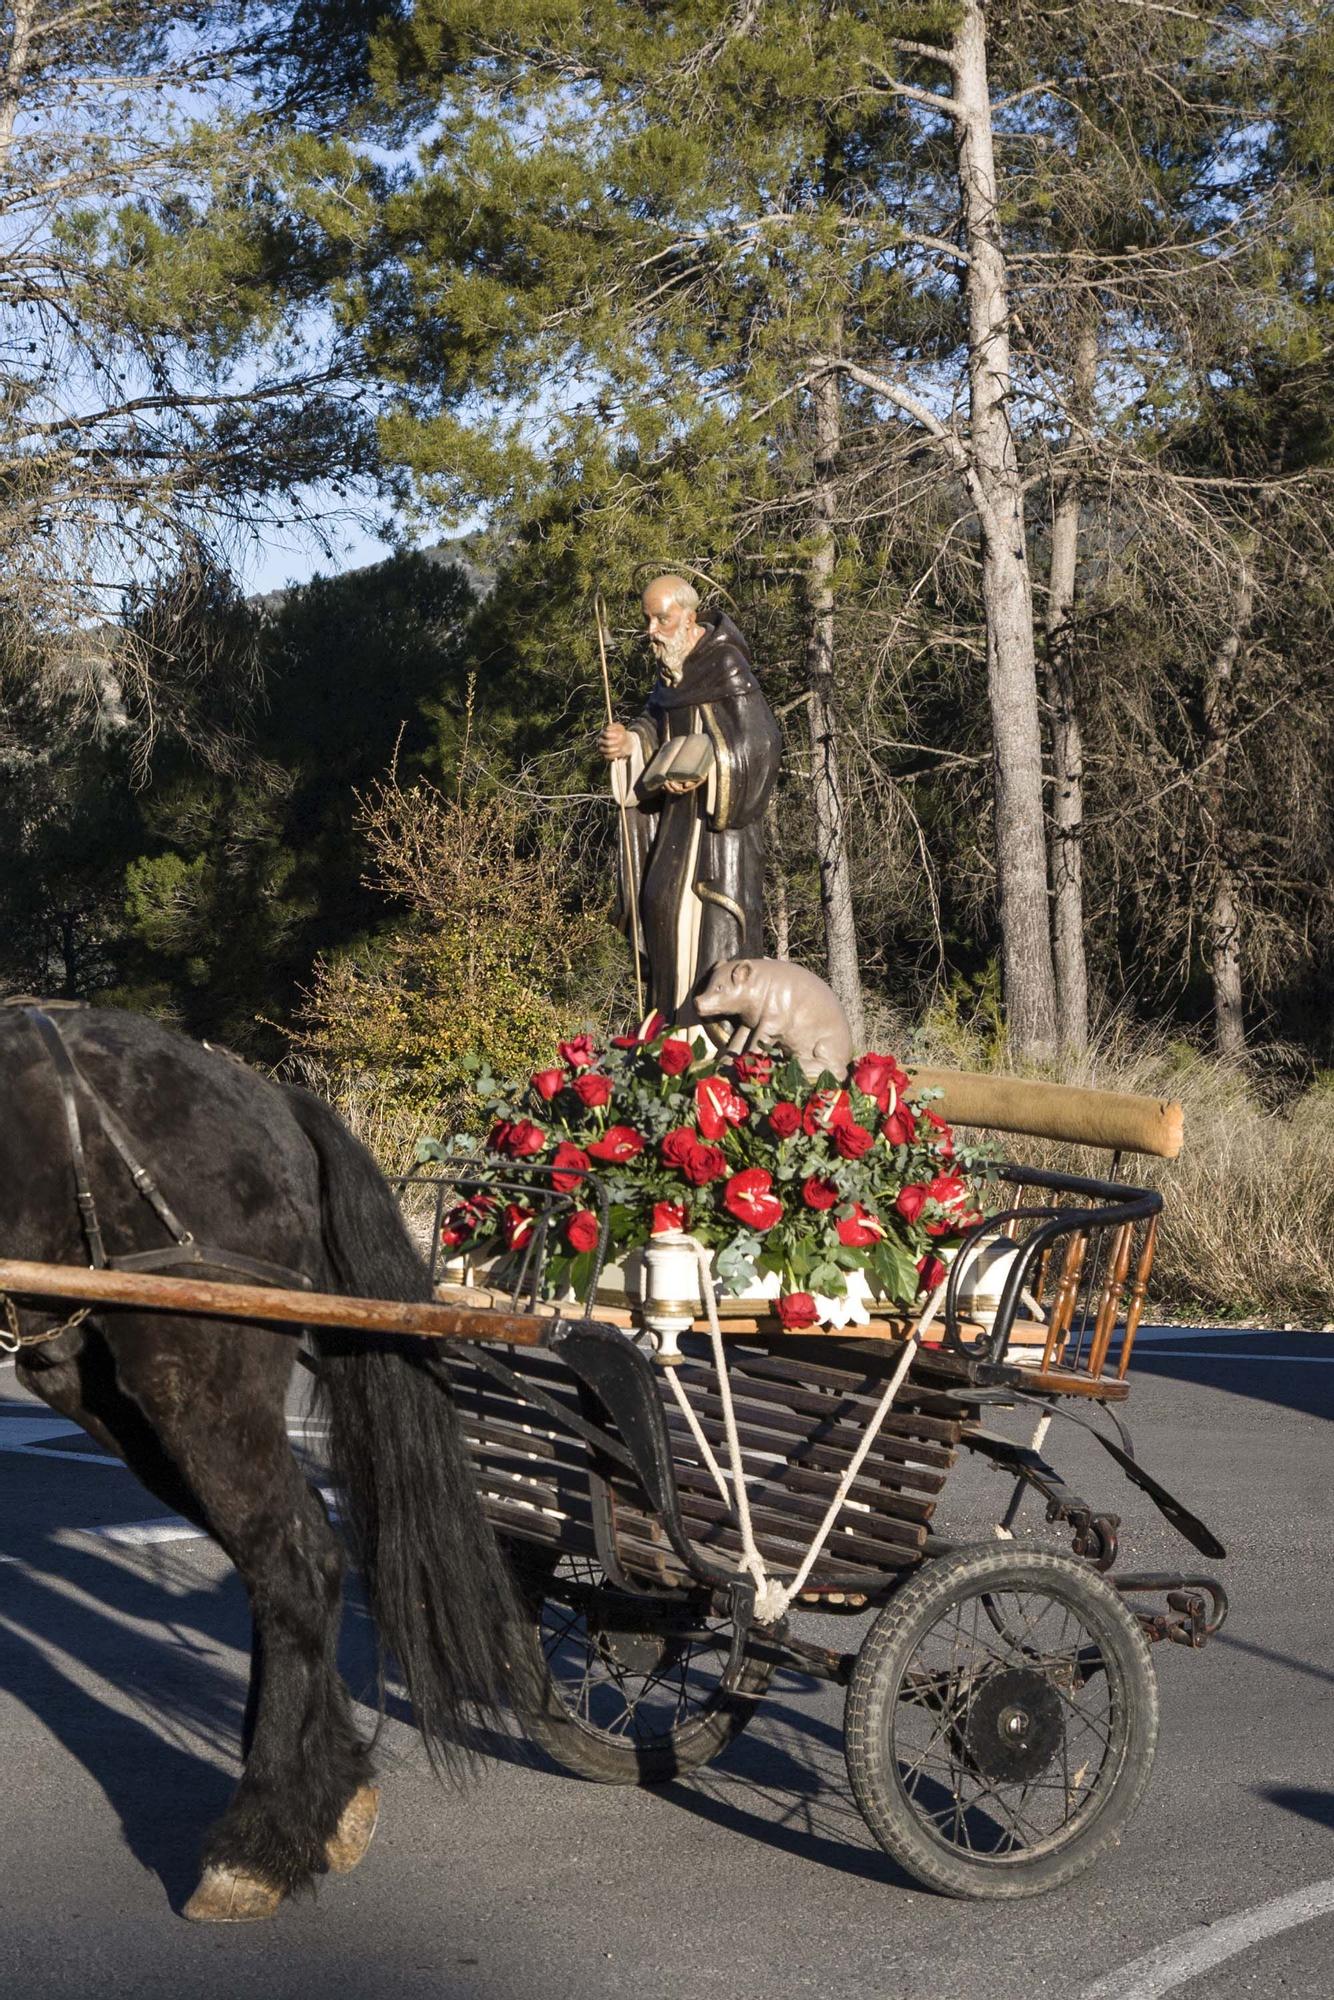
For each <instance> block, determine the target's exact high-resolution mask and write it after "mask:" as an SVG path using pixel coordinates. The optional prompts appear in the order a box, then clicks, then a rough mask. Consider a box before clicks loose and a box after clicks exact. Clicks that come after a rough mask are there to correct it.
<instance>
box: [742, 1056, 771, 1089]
mask: <svg viewBox="0 0 1334 2000" xmlns="http://www.w3.org/2000/svg"><path fill="white" fill-rule="evenodd" d="M732 1067H733V1069H734V1070H735V1071H736V1073H737V1075H738V1076H739V1077H740V1078H741V1081H742V1082H743V1083H767V1082H768V1081H769V1078H770V1077H771V1076H772V1075H773V1069H774V1063H773V1057H772V1056H738V1057H737V1059H736V1061H735V1062H734V1063H733V1064H732Z"/></svg>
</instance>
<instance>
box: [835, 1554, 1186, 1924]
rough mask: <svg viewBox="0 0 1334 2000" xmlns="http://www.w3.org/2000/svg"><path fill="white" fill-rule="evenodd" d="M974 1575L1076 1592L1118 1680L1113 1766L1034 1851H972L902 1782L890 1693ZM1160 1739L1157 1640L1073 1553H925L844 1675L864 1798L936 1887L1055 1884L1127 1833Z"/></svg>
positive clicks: (898, 1853) (995, 1892)
mask: <svg viewBox="0 0 1334 2000" xmlns="http://www.w3.org/2000/svg"><path fill="white" fill-rule="evenodd" d="M978 1581H987V1582H990V1583H991V1584H992V1585H993V1586H994V1587H995V1588H997V1589H1003V1588H1006V1587H1007V1586H1008V1587H1010V1588H1018V1589H1024V1590H1029V1591H1032V1592H1038V1591H1042V1592H1045V1594H1046V1595H1048V1596H1051V1597H1055V1598H1056V1599H1057V1600H1058V1601H1062V1602H1066V1603H1073V1604H1074V1605H1075V1608H1076V1609H1077V1610H1078V1611H1079V1614H1080V1615H1081V1617H1084V1618H1086V1619H1087V1620H1088V1621H1089V1623H1090V1625H1091V1626H1093V1628H1094V1630H1095V1633H1096V1636H1097V1639H1098V1641H1099V1644H1100V1645H1101V1646H1102V1647H1103V1648H1104V1654H1105V1656H1106V1655H1107V1654H1110V1656H1111V1658H1112V1660H1113V1661H1114V1663H1115V1666H1116V1670H1117V1673H1118V1674H1119V1676H1120V1678H1121V1681H1122V1695H1123V1699H1122V1701H1121V1703H1120V1704H1119V1705H1118V1715H1119V1720H1120V1727H1119V1729H1118V1730H1117V1731H1116V1732H1115V1734H1114V1737H1113V1754H1114V1755H1115V1756H1116V1759H1117V1763H1116V1769H1115V1771H1114V1772H1113V1773H1112V1775H1111V1777H1110V1779H1109V1780H1107V1779H1103V1778H1101V1777H1100V1779H1099V1786H1098V1789H1099V1791H1100V1792H1103V1793H1104V1796H1103V1798H1102V1802H1101V1804H1100V1805H1099V1806H1098V1808H1097V1810H1096V1812H1095V1813H1094V1814H1093V1816H1092V1818H1091V1819H1089V1820H1087V1821H1085V1822H1084V1823H1082V1824H1081V1826H1080V1827H1079V1829H1078V1831H1077V1832H1075V1833H1073V1834H1072V1835H1071V1836H1070V1837H1069V1839H1067V1840H1062V1841H1060V1843H1059V1844H1058V1845H1057V1846H1055V1847H1054V1848H1053V1847H1048V1846H1046V1845H1045V1843H1044V1848H1045V1851H1044V1852H1042V1853H1040V1854H1036V1855H1035V1856H1034V1857H1033V1858H1032V1859H1031V1860H1027V1861H1026V1860H1024V1859H1023V1858H1022V1857H1020V1858H1017V1859H1014V1860H1007V1861H1004V1862H990V1863H988V1862H982V1861H976V1860H971V1861H970V1860H969V1859H968V1858H967V1856H965V1855H963V1854H960V1853H958V1852H957V1851H955V1850H954V1849H952V1848H950V1847H949V1846H948V1845H947V1844H946V1843H945V1842H943V1841H941V1840H939V1839H936V1838H933V1837H932V1836H931V1834H930V1833H929V1832H928V1831H927V1829H926V1828H925V1827H924V1826H923V1824H922V1822H921V1820H920V1819H919V1817H918V1816H917V1814H916V1812H915V1811H914V1809H913V1807H912V1804H911V1802H910V1801H909V1800H908V1799H907V1798H906V1797H905V1795H904V1792H903V1790H902V1788H901V1786H900V1784H899V1780H898V1772H897V1768H896V1765H895V1761H894V1756H893V1751H892V1746H891V1742H890V1721H891V1711H892V1705H893V1704H894V1703H895V1701H896V1698H897V1691H898V1688H899V1685H900V1682H901V1680H902V1676H903V1674H904V1672H905V1671H906V1669H907V1666H908V1663H909V1661H910V1660H911V1658H912V1656H913V1654H914V1652H915V1651H916V1649H917V1647H918V1645H919V1644H920V1643H921V1641H922V1639H923V1638H924V1637H925V1635H926V1633H927V1631H928V1630H929V1629H930V1627H931V1626H932V1625H933V1624H934V1623H935V1622H936V1620H937V1619H938V1618H939V1617H940V1616H941V1615H942V1613H943V1612H944V1611H945V1610H946V1608H947V1607H948V1606H949V1604H950V1602H951V1601H952V1600H956V1599H958V1598H959V1597H961V1596H968V1595H972V1594H973V1593H972V1591H971V1590H970V1589H967V1588H965V1586H969V1585H972V1584H974V1583H976V1582H978ZM1157 1744H1158V1685H1157V1678H1156V1676H1155V1673H1154V1668H1153V1660H1152V1657H1151V1655H1150V1653H1149V1643H1148V1640H1147V1639H1146V1638H1145V1636H1144V1633H1143V1631H1142V1629H1141V1627H1140V1625H1139V1622H1138V1620H1137V1619H1136V1618H1135V1617H1134V1616H1133V1614H1132V1613H1131V1612H1130V1611H1128V1610H1127V1608H1126V1605H1125V1603H1124V1601H1123V1599H1122V1598H1121V1596H1120V1594H1119V1592H1118V1591H1116V1590H1115V1589H1114V1588H1113V1587H1112V1585H1111V1584H1109V1583H1107V1582H1106V1581H1105V1580H1104V1578H1103V1577H1101V1576H1100V1575H1099V1574H1098V1573H1097V1571H1095V1570H1091V1569H1089V1567H1088V1566H1087V1564H1085V1563H1081V1562H1078V1561H1077V1560H1076V1559H1075V1558H1074V1557H1073V1556H1067V1555H1062V1554H1058V1553H1056V1552H1054V1551H1050V1550H1044V1549H1015V1548H1013V1547H1005V1546H998V1545H997V1544H996V1543H994V1542H988V1543H984V1544H982V1545H981V1546H980V1547H972V1548H964V1549H957V1550H954V1551H953V1552H952V1553H951V1554H950V1555H948V1556H941V1557H938V1558H936V1559H935V1560H933V1561H930V1562H928V1563H927V1564H926V1565H925V1566H924V1567H923V1568H922V1569H920V1570H919V1571H918V1572H917V1574H916V1575H915V1576H913V1577H912V1578H911V1579H910V1580H909V1581H908V1582H907V1583H906V1584H905V1585H904V1586H903V1588H902V1589H901V1590H900V1591H898V1592H897V1594H896V1595H895V1597H894V1599H893V1600H892V1602H891V1603H890V1604H889V1605H888V1606H887V1607H886V1608H885V1610H884V1611H882V1612H881V1614H880V1616H879V1617H878V1618H877V1620H876V1622H875V1624H874V1625H873V1626H872V1628H871V1630H870V1632H869V1633H868V1634H867V1637H866V1640H865V1642H864V1644H863V1646H862V1649H861V1651H860V1653H859V1654H858V1657H857V1662H856V1665H855V1667H854V1669H853V1673H852V1679H851V1681H850V1683H849V1686H848V1702H847V1717H846V1723H845V1733H844V1754H845V1756H846V1758H847V1765H848V1776H849V1778H850V1779H851V1782H852V1791H853V1795H854V1797H855V1798H856V1801H857V1804H858V1806H859V1807H860V1808H861V1811H862V1814H863V1816H864V1818H865V1820H866V1823H867V1825H868V1826H869V1827H870V1829H871V1831H872V1833H873V1834H874V1835H875V1837H876V1839H877V1840H878V1841H879V1842H880V1845H881V1846H882V1847H883V1848H884V1849H885V1852H886V1853H887V1854H889V1855H891V1856H892V1857H893V1858H894V1860H895V1861H897V1862H898V1863H899V1865H900V1866H901V1867H903V1868H905V1869H907V1871H908V1873H909V1874H910V1875H912V1876H914V1877H915V1878H916V1880H917V1881H919V1882H920V1883H922V1884H923V1885H924V1887H926V1888H928V1889H935V1890H938V1891H939V1892H940V1893H941V1894H942V1895H946V1896H958V1897H976V1898H984V1899H989V1900H992V1901H1004V1900H1010V1899H1017V1898H1019V1897H1023V1896H1039V1895H1043V1894H1045V1893H1046V1892H1047V1891H1048V1890H1049V1889H1058V1888H1060V1887H1062V1886H1063V1884H1065V1883H1067V1882H1072V1881H1073V1880H1074V1879H1075V1877H1076V1876H1078V1875H1082V1874H1083V1873H1084V1871H1085V1870H1086V1869H1088V1868H1092V1867H1093V1866H1094V1865H1095V1863H1096V1862H1098V1861H1100V1860H1101V1859H1102V1857H1103V1856H1104V1855H1105V1854H1107V1853H1108V1852H1109V1851H1110V1850H1111V1849H1112V1848H1114V1847H1117V1846H1119V1845H1120V1842H1121V1838H1122V1836H1123V1834H1124V1833H1125V1830H1126V1827H1127V1826H1128V1825H1129V1823H1130V1820H1131V1818H1132V1817H1133V1815H1134V1812H1135V1809H1136V1807H1137V1806H1138V1805H1139V1802H1140V1800H1141V1799H1142V1798H1143V1796H1144V1790H1145V1787H1146V1786H1147V1784H1148V1782H1149V1775H1150V1772H1151V1771H1152V1769H1153V1758H1154V1752H1155V1750H1156V1748H1157Z"/></svg>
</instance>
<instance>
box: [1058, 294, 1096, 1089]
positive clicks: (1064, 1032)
mask: <svg viewBox="0 0 1334 2000" xmlns="http://www.w3.org/2000/svg"><path fill="white" fill-rule="evenodd" d="M1097 367H1098V330H1097V326H1096V324H1095V322H1094V321H1093V320H1092V319H1089V320H1086V321H1085V323H1084V325H1083V326H1082V327H1081V328H1080V331H1079V335H1078V338H1077V341H1076V344H1075V356H1074V367H1073V369H1072V372H1071V383H1070V413H1071V418H1072V422H1071V425H1070V431H1069V437H1068V440H1067V442H1068V444H1069V445H1070V446H1073V445H1074V442H1075V425H1076V423H1077V422H1078V423H1084V422H1087V419H1088V416H1089V413H1090V410H1091V407H1092V402H1093V388H1094V380H1095V377H1096V374H1097ZM1081 488H1082V482H1081V480H1080V476H1079V473H1078V471H1077V469H1075V468H1074V467H1071V468H1070V469H1069V470H1067V471H1066V472H1065V473H1064V474H1063V476H1062V477H1061V479H1060V481H1059V483H1058V484H1057V487H1056V491H1055V495H1054V502H1053V506H1052V519H1051V570H1050V573H1049V576H1048V589H1047V701H1048V706H1049V708H1050V712H1051V762H1052V805H1051V887H1052V944H1053V949H1054V955H1055V971H1056V1021H1057V1031H1058V1033H1059V1035H1060V1043H1061V1047H1062V1048H1063V1049H1069V1050H1072V1051H1078V1050H1081V1049H1085V1048H1087V1047H1088V1037H1089V996H1088V961H1087V958H1086V957H1085V953H1084V739H1083V734H1082V731H1081V729H1080V724H1079V708H1078V704H1077V702H1076V699H1075V629H1074V612H1075V575H1076V569H1077V565H1078V561H1079V508H1080V501H1081V498H1082V490H1081Z"/></svg>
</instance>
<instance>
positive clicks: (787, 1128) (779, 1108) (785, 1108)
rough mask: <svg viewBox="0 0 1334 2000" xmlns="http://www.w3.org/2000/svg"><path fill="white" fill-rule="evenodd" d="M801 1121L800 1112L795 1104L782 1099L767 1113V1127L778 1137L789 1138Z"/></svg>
mask: <svg viewBox="0 0 1334 2000" xmlns="http://www.w3.org/2000/svg"><path fill="white" fill-rule="evenodd" d="M800 1123H801V1113H800V1112H799V1111H798V1109H797V1107H796V1105H795V1104H788V1103H787V1102H786V1101H784V1102H783V1103H781V1104H775V1106H774V1108H773V1110H772V1111H771V1112H770V1113H769V1129H770V1131H771V1132H773V1133H774V1135H775V1137H777V1138H779V1139H790V1138H791V1137H792V1134H793V1133H794V1132H795V1131H796V1129H797V1127H798V1125H800Z"/></svg>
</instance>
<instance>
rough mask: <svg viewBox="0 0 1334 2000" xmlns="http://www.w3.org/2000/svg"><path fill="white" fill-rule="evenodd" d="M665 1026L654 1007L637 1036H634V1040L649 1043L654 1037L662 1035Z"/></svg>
mask: <svg viewBox="0 0 1334 2000" xmlns="http://www.w3.org/2000/svg"><path fill="white" fill-rule="evenodd" d="M666 1026H667V1023H666V1022H665V1021H664V1020H663V1018H662V1015H661V1014H660V1013H659V1012H658V1010H657V1008H656V1007H655V1008H654V1010H653V1012H652V1013H651V1014H650V1015H648V1016H647V1018H646V1019H645V1021H644V1022H643V1024H642V1026H641V1027H640V1030H639V1032H638V1034H637V1035H636V1036H635V1040H636V1041H637V1042H651V1041H653V1040H654V1038H655V1037H656V1036H658V1035H660V1034H661V1033H662V1031H663V1029H664V1028H665V1027H666Z"/></svg>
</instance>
